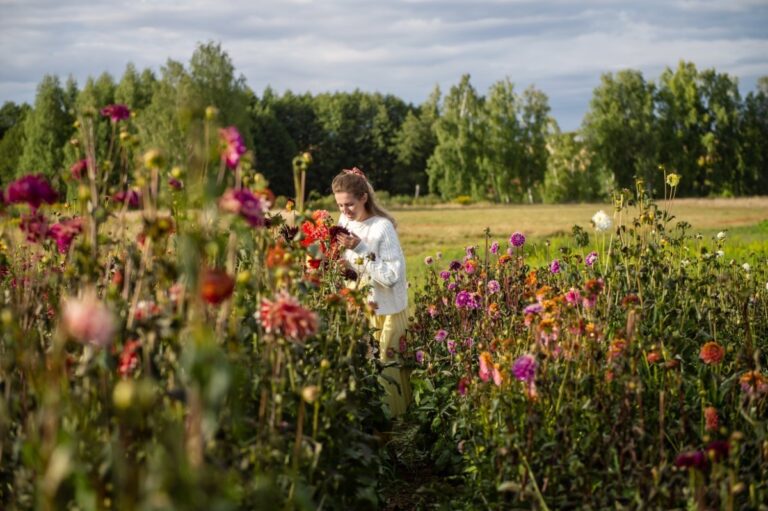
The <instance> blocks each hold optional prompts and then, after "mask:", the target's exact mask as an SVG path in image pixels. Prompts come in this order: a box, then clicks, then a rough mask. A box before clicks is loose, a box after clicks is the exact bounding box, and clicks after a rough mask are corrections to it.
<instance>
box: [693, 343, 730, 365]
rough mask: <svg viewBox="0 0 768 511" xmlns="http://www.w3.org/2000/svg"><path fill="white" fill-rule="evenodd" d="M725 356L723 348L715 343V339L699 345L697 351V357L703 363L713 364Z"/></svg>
mask: <svg viewBox="0 0 768 511" xmlns="http://www.w3.org/2000/svg"><path fill="white" fill-rule="evenodd" d="M724 357H725V348H723V347H722V346H720V345H719V344H717V343H716V342H715V341H709V342H708V343H706V344H705V345H704V346H702V347H701V351H699V358H700V359H701V360H702V362H704V363H705V364H709V365H715V364H719V363H720V362H722V361H723V358H724Z"/></svg>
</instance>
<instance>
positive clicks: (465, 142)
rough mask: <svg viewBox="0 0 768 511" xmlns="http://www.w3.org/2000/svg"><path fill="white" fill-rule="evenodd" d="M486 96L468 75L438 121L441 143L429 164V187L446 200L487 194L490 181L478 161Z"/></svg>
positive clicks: (454, 89)
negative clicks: (476, 88)
mask: <svg viewBox="0 0 768 511" xmlns="http://www.w3.org/2000/svg"><path fill="white" fill-rule="evenodd" d="M482 101H483V100H482V98H481V97H479V96H478V95H477V93H476V92H475V89H474V87H472V85H471V83H470V76H469V75H464V76H462V77H461V81H460V82H459V84H458V85H454V86H453V87H451V89H450V91H449V92H448V95H447V96H446V97H445V98H444V101H443V106H442V112H441V116H440V118H439V119H438V121H437V122H436V123H435V134H436V137H437V145H436V146H435V152H434V153H433V154H432V156H431V157H430V158H429V161H428V163H427V174H428V175H429V189H430V191H431V192H434V193H438V194H439V195H440V196H442V197H443V198H445V199H450V198H454V197H456V196H458V195H470V196H472V197H474V198H478V199H482V198H485V197H486V195H487V190H486V182H485V179H483V175H482V170H481V169H480V166H479V164H478V156H479V154H480V146H481V135H482V130H481V128H482V126H481V124H480V116H481V108H482Z"/></svg>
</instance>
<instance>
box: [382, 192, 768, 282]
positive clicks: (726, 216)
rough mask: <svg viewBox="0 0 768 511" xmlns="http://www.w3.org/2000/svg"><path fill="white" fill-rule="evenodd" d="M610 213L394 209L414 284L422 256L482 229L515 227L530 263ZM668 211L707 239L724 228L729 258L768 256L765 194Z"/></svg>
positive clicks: (452, 253) (585, 207)
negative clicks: (574, 230)
mask: <svg viewBox="0 0 768 511" xmlns="http://www.w3.org/2000/svg"><path fill="white" fill-rule="evenodd" d="M599 210H603V211H605V212H606V213H608V214H611V215H612V214H613V210H614V205H613V204H608V203H594V204H554V205H545V204H525V205H508V206H503V205H492V204H483V205H468V206H460V205H455V204H446V205H438V206H427V207H413V208H408V207H406V208H393V210H392V211H393V214H394V216H395V219H396V220H397V222H398V234H399V236H400V241H401V243H402V245H403V251H404V252H405V254H406V260H407V267H408V276H409V280H411V281H412V283H413V284H415V283H416V282H417V281H418V280H419V279H422V278H423V277H424V275H425V266H424V259H425V258H426V257H429V256H432V257H434V256H435V255H436V254H437V252H442V253H443V255H444V257H445V258H447V259H451V258H460V257H461V256H463V253H464V249H465V247H466V246H467V245H476V244H479V243H481V242H483V240H484V237H485V230H486V229H489V230H490V236H491V238H493V239H496V240H497V241H503V240H505V239H506V238H508V237H509V236H510V234H512V232H515V231H519V232H522V233H523V234H525V235H526V236H527V237H528V238H529V239H530V241H531V247H532V248H531V251H532V254H531V256H532V257H533V261H534V262H539V263H540V262H543V261H544V260H545V259H546V258H547V257H546V256H547V250H546V248H547V246H546V242H547V241H549V242H550V251H549V252H550V255H551V253H554V250H555V249H556V248H557V247H559V246H561V245H563V244H567V242H568V240H569V239H570V236H571V231H572V228H573V226H574V225H579V226H580V227H582V228H583V229H586V230H590V229H591V224H590V219H591V218H592V215H594V214H595V212H596V211H599ZM669 212H670V213H671V214H672V215H674V216H675V217H676V219H675V220H676V221H686V222H688V223H690V224H691V226H692V230H693V231H694V232H696V233H701V234H702V235H703V236H705V237H707V238H710V239H711V238H712V237H713V236H714V235H716V234H717V233H718V232H720V231H724V230H725V231H727V232H728V233H729V235H730V237H731V238H732V245H731V247H730V253H729V257H735V256H737V255H738V256H739V257H744V258H753V257H756V255H757V254H759V253H761V252H762V253H763V254H764V255H766V256H768V197H751V198H732V199H720V198H712V199H691V198H688V199H675V201H674V205H670V208H669Z"/></svg>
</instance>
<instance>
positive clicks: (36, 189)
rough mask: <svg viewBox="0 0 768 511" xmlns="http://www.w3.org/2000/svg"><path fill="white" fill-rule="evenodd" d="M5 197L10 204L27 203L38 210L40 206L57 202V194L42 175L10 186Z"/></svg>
mask: <svg viewBox="0 0 768 511" xmlns="http://www.w3.org/2000/svg"><path fill="white" fill-rule="evenodd" d="M5 197H6V200H7V202H8V203H9V204H19V203H22V202H26V203H27V204H29V205H30V207H32V209H37V208H39V207H40V204H43V203H46V204H53V203H54V202H56V198H57V194H56V191H55V190H54V189H53V188H52V187H51V185H50V183H48V180H46V179H45V177H43V175H42V174H31V175H28V176H24V177H22V178H20V179H17V180H16V181H14V182H13V183H11V184H9V185H8V190H6V192H5Z"/></svg>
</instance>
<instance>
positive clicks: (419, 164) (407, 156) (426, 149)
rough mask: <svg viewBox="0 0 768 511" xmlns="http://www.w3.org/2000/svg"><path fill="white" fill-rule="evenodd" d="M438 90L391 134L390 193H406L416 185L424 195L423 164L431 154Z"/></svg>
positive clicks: (410, 111) (436, 88) (425, 164)
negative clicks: (393, 163) (391, 171)
mask: <svg viewBox="0 0 768 511" xmlns="http://www.w3.org/2000/svg"><path fill="white" fill-rule="evenodd" d="M439 103H440V88H439V87H435V89H434V90H433V91H432V94H430V96H429V98H428V99H427V100H426V101H425V102H424V103H423V104H422V105H421V106H420V107H419V109H418V110H416V111H414V110H409V111H408V113H407V114H406V116H405V119H404V120H403V123H402V124H401V125H400V129H399V130H398V132H397V134H396V135H395V140H394V152H395V158H396V160H395V170H394V172H393V174H394V176H395V179H394V182H393V188H392V193H402V194H407V193H411V192H414V191H415V188H416V186H417V185H418V186H419V189H420V191H421V192H422V193H425V192H427V161H429V157H430V156H432V153H433V152H434V151H435V145H436V144H437V137H436V136H435V129H434V126H435V122H437V119H438V116H439V111H438V105H439Z"/></svg>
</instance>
